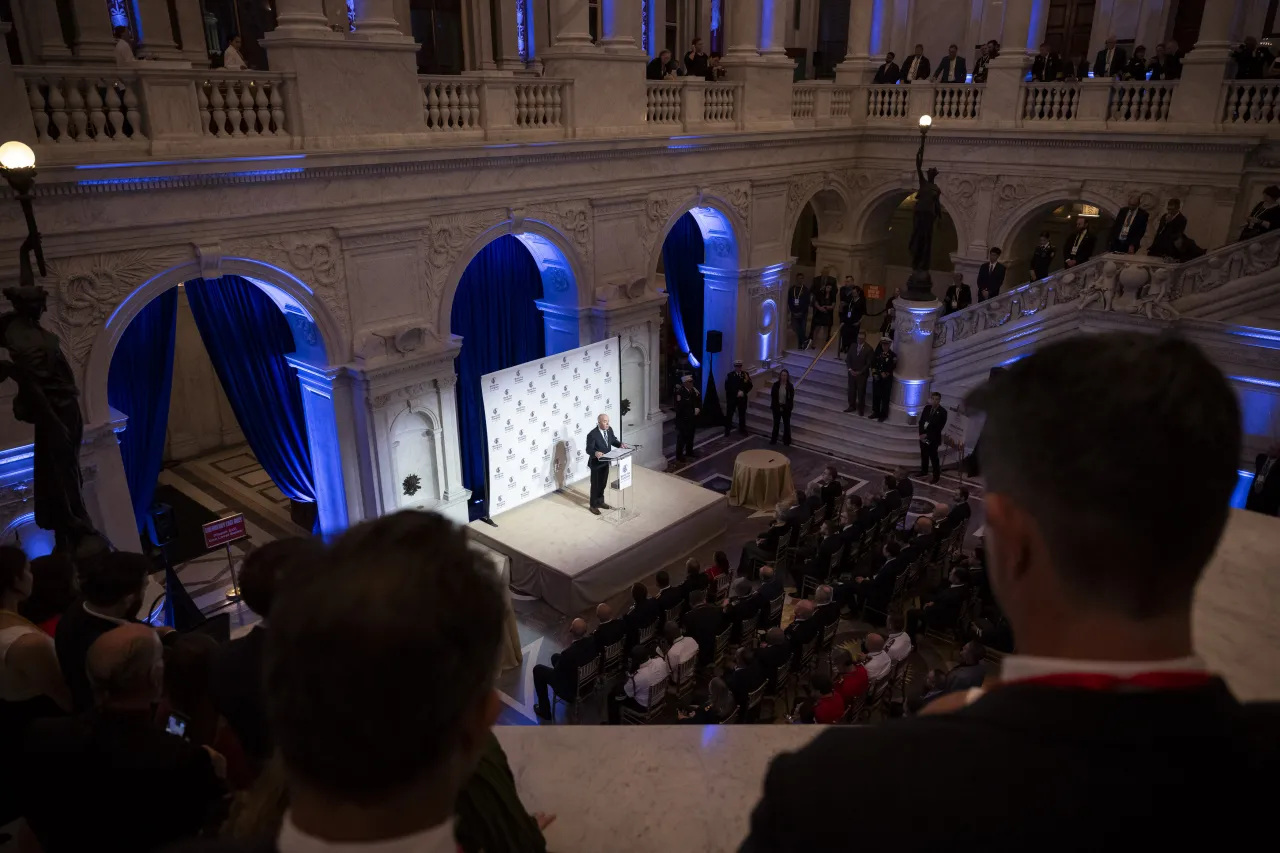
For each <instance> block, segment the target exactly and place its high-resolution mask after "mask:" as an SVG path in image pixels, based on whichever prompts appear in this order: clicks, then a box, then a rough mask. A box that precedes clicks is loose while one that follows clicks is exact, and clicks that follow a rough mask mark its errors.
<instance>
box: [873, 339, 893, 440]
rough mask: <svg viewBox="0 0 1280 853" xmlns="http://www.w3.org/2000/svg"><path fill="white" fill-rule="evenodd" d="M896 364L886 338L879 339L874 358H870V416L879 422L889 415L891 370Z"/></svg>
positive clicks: (891, 388)
mask: <svg viewBox="0 0 1280 853" xmlns="http://www.w3.org/2000/svg"><path fill="white" fill-rule="evenodd" d="M897 366H898V356H897V355H895V354H894V352H893V348H892V344H891V343H890V341H889V339H888V338H881V339H880V346H879V348H878V349H877V350H876V356H875V358H873V359H871V417H872V418H874V419H875V420H877V421H880V422H881V423H884V419H885V418H887V417H889V392H890V391H892V390H893V371H894V368H896V367H897Z"/></svg>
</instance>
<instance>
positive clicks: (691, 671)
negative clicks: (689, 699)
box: [670, 655, 698, 699]
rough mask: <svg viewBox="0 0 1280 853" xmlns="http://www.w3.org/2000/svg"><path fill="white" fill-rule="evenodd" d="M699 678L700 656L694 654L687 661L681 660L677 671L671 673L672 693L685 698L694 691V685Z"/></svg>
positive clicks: (677, 697)
mask: <svg viewBox="0 0 1280 853" xmlns="http://www.w3.org/2000/svg"><path fill="white" fill-rule="evenodd" d="M697 678H698V657H697V655H694V656H693V657H691V658H689V659H688V660H686V661H681V663H680V666H679V667H678V668H677V669H676V671H675V672H673V673H671V678H670V686H671V695H672V696H674V697H675V698H676V699H683V698H684V697H686V696H688V695H689V694H690V693H692V692H693V687H694V685H695V684H696V683H697Z"/></svg>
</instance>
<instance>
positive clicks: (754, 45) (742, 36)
mask: <svg viewBox="0 0 1280 853" xmlns="http://www.w3.org/2000/svg"><path fill="white" fill-rule="evenodd" d="M761 2H762V0H739V2H738V3H736V4H735V5H734V7H733V8H732V9H726V10H725V12H726V14H727V15H728V18H729V21H728V24H729V49H728V50H726V51H725V55H724V58H725V64H726V65H731V64H732V63H733V62H734V61H735V60H744V59H755V58H756V57H757V56H758V55H759V47H758V45H759V44H760V4H761ZM726 5H728V4H726Z"/></svg>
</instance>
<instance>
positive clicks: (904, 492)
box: [884, 471, 916, 509]
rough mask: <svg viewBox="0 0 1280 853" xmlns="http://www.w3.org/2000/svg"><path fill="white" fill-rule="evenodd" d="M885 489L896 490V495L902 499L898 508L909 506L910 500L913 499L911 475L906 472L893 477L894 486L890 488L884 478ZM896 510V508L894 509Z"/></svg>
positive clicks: (886, 479) (913, 488) (913, 489)
mask: <svg viewBox="0 0 1280 853" xmlns="http://www.w3.org/2000/svg"><path fill="white" fill-rule="evenodd" d="M884 485H885V489H886V490H888V489H894V488H896V489H897V490H898V495H899V496H900V497H901V498H902V503H901V504H900V506H911V499H912V498H913V497H915V492H916V486H915V483H912V482H911V475H910V474H908V473H907V472H906V471H899V472H898V476H896V477H894V485H893V486H890V485H889V481H888V478H887V477H886V478H885V484H884ZM895 509H896V507H895Z"/></svg>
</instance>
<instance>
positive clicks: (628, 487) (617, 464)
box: [601, 447, 640, 524]
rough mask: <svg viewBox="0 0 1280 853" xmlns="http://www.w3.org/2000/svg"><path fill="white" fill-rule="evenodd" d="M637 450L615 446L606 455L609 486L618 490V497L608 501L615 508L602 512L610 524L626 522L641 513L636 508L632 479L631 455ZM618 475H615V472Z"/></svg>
mask: <svg viewBox="0 0 1280 853" xmlns="http://www.w3.org/2000/svg"><path fill="white" fill-rule="evenodd" d="M635 452H636V448H634V447H626V448H623V447H614V448H611V449H610V450H609V452H608V453H606V454H605V455H604V457H603V458H604V459H607V460H608V461H609V473H610V475H611V476H610V479H609V488H610V489H612V490H614V491H615V492H617V497H616V498H614V499H613V500H610V501H607V503H608V504H609V505H610V506H611V507H613V509H610V510H607V511H605V512H604V513H603V514H602V516H601V517H602V518H603V519H604V520H605V521H607V522H609V523H610V524H626V523H627V522H628V521H630V520H631V519H633V518H635V517H636V516H637V515H639V514H640V513H639V512H638V511H637V510H636V506H635V495H634V493H633V489H634V486H633V484H632V483H633V481H632V479H631V457H632V455H633V454H634V453H635ZM615 471H616V472H617V476H616V477H613V476H612V475H613V473H614V472H615Z"/></svg>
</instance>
